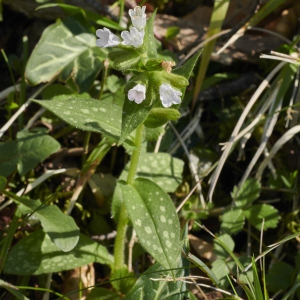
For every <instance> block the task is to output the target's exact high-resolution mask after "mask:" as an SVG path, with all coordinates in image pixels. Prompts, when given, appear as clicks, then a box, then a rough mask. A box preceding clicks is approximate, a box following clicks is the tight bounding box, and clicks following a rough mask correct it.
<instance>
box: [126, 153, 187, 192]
mask: <svg viewBox="0 0 300 300" xmlns="http://www.w3.org/2000/svg"><path fill="white" fill-rule="evenodd" d="M183 167H184V162H183V161H182V160H180V159H178V158H175V157H172V156H171V155H170V154H168V153H162V152H159V153H148V152H147V153H142V154H141V156H140V160H139V165H138V169H137V177H143V178H148V179H150V180H152V181H153V182H155V183H156V184H157V185H158V186H160V188H161V189H163V190H164V191H165V192H166V193H171V192H174V191H175V190H176V189H177V187H178V186H179V184H180V183H181V181H182V172H183ZM120 178H121V179H123V180H125V179H126V178H127V167H126V169H125V170H124V171H123V173H122V174H121V177H120Z"/></svg>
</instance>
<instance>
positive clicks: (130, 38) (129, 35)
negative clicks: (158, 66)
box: [121, 27, 144, 48]
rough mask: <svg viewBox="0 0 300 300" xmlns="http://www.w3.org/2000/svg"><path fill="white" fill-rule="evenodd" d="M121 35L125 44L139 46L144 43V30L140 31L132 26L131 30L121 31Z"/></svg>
mask: <svg viewBox="0 0 300 300" xmlns="http://www.w3.org/2000/svg"><path fill="white" fill-rule="evenodd" d="M121 37H122V39H123V42H122V44H123V45H127V46H133V47H135V48H138V47H140V46H142V44H143V40H144V30H142V31H139V30H138V29H136V28H135V27H130V29H129V31H127V30H125V31H122V32H121Z"/></svg>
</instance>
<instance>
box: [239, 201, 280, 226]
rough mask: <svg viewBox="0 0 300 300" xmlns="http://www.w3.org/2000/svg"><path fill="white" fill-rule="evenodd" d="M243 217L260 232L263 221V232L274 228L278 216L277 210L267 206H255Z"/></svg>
mask: <svg viewBox="0 0 300 300" xmlns="http://www.w3.org/2000/svg"><path fill="white" fill-rule="evenodd" d="M245 216H246V218H247V219H248V220H249V222H250V223H251V225H253V226H254V227H255V228H256V229H257V230H261V227H262V221H263V219H264V228H263V229H264V230H267V229H269V228H276V226H277V224H278V222H279V220H280V215H279V213H278V210H277V209H276V208H275V207H274V206H272V205H269V204H256V205H253V206H251V207H250V208H249V209H248V210H246V211H245Z"/></svg>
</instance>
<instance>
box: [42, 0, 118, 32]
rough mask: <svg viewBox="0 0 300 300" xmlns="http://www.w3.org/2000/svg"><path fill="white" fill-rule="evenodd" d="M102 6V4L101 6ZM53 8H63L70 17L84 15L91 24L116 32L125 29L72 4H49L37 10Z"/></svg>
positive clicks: (44, 0)
mask: <svg viewBox="0 0 300 300" xmlns="http://www.w3.org/2000/svg"><path fill="white" fill-rule="evenodd" d="M47 1H49V0H39V1H38V0H36V2H40V3H43V2H47ZM100 5H101V4H100ZM51 7H61V8H62V9H63V10H64V11H65V12H66V13H68V14H69V15H74V16H76V15H80V14H81V15H83V16H84V17H85V18H86V19H87V20H88V21H90V22H95V23H97V24H98V25H101V26H103V27H108V28H111V29H115V30H122V29H123V27H121V26H120V25H119V24H118V23H117V22H115V21H113V20H111V19H109V18H106V17H103V16H100V15H99V14H97V13H94V12H92V11H89V10H87V9H83V8H81V7H78V6H75V5H70V4H65V3H49V4H44V5H40V6H39V7H38V8H37V10H39V9H45V8H51Z"/></svg>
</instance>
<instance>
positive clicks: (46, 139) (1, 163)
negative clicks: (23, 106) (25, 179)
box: [0, 131, 60, 176]
mask: <svg viewBox="0 0 300 300" xmlns="http://www.w3.org/2000/svg"><path fill="white" fill-rule="evenodd" d="M59 148H60V144H59V143H58V142H57V141H56V140H55V139H54V138H52V137H51V136H49V135H47V134H46V133H45V132H42V131H41V132H29V131H22V132H19V133H18V134H17V139H16V140H14V141H8V142H5V143H0V175H2V176H8V175H9V174H11V173H12V172H13V171H15V170H16V169H18V171H19V174H20V175H25V174H26V173H27V172H28V171H30V170H32V169H33V168H34V167H36V165H37V164H38V163H40V162H42V161H43V160H44V159H46V158H47V157H48V156H50V155H51V154H52V153H54V152H56V151H57V150H58V149H59Z"/></svg>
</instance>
